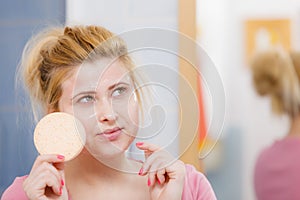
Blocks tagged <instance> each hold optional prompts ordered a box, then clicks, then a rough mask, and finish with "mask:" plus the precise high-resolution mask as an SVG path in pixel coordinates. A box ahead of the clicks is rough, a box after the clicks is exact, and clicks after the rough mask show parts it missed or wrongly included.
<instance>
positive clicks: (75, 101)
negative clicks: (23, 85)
mask: <svg viewBox="0 0 300 200" xmlns="http://www.w3.org/2000/svg"><path fill="white" fill-rule="evenodd" d="M59 109H60V111H61V112H67V113H70V114H73V115H74V116H75V117H77V118H78V119H79V120H80V121H81V123H82V124H83V126H84V127H85V130H86V146H85V147H86V150H88V151H89V153H90V154H92V155H93V156H94V157H95V158H97V159H101V158H109V157H112V156H114V155H118V154H120V153H123V152H124V151H125V150H126V149H127V148H128V147H129V145H130V144H131V142H132V141H133V140H134V137H135V136H136V134H137V131H138V124H139V117H138V116H139V104H138V101H137V98H136V95H135V87H134V83H133V81H132V79H131V78H130V74H129V71H128V70H127V69H126V68H125V66H124V64H123V63H122V62H121V61H118V60H117V61H114V62H111V60H110V59H101V60H99V61H97V62H93V63H85V64H83V65H81V66H80V67H78V68H77V69H76V72H75V73H74V75H73V76H72V77H71V78H70V79H68V80H66V81H65V82H64V83H63V84H62V96H61V99H60V101H59Z"/></svg>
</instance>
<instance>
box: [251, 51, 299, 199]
mask: <svg viewBox="0 0 300 200" xmlns="http://www.w3.org/2000/svg"><path fill="white" fill-rule="evenodd" d="M251 69H252V72H253V82H254V85H255V88H256V90H257V92H258V94H259V95H261V96H269V97H270V98H271V103H272V110H273V112H274V113H276V114H281V115H287V116H288V117H289V119H290V128H289V131H288V133H287V134H286V136H285V137H283V138H282V139H278V140H277V141H275V142H274V143H273V144H272V145H271V146H269V147H267V148H266V149H264V150H263V151H262V152H261V154H260V155H259V157H258V159H257V162H256V166H255V172H254V186H255V192H256V196H257V199H258V200H269V199H272V200H283V199H289V200H294V199H295V200H296V199H300V192H299V185H300V174H299V169H300V114H299V110H300V85H299V83H300V82H299V80H300V54H299V53H296V52H293V53H287V52H285V51H283V50H282V49H276V48H275V49H270V50H266V51H264V52H260V53H258V54H257V55H256V56H255V57H254V58H253V61H252V65H251Z"/></svg>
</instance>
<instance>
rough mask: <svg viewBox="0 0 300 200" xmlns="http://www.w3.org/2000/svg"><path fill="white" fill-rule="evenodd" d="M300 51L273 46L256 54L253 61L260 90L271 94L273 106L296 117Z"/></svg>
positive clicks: (299, 99) (299, 105) (264, 93)
mask: <svg viewBox="0 0 300 200" xmlns="http://www.w3.org/2000/svg"><path fill="white" fill-rule="evenodd" d="M299 56H300V54H299V53H290V54H289V53H287V52H285V51H284V50H282V49H279V48H274V49H269V50H266V51H263V52H258V53H256V55H254V57H253V59H252V61H251V70H252V73H253V83H254V86H255V89H256V91H257V93H258V94H259V95H261V96H270V97H271V102H272V110H273V112H275V113H277V114H287V115H289V116H290V117H291V118H294V117H295V116H297V115H298V114H299V109H300V85H299V78H300V68H299V64H300V57H299Z"/></svg>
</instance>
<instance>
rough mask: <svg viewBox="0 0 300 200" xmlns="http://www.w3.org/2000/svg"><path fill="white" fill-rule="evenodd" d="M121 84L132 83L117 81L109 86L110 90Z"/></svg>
mask: <svg viewBox="0 0 300 200" xmlns="http://www.w3.org/2000/svg"><path fill="white" fill-rule="evenodd" d="M119 85H130V84H129V83H126V82H118V83H115V84H113V85H111V86H109V87H108V90H112V89H114V88H115V87H117V86H119Z"/></svg>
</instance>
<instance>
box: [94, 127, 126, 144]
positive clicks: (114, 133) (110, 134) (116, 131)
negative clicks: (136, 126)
mask: <svg viewBox="0 0 300 200" xmlns="http://www.w3.org/2000/svg"><path fill="white" fill-rule="evenodd" d="M121 133H122V128H119V127H115V128H113V129H107V130H105V131H104V132H102V133H100V134H98V135H100V136H103V137H105V138H106V139H108V140H109V141H114V140H117V139H118V137H119V136H120V135H121Z"/></svg>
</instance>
